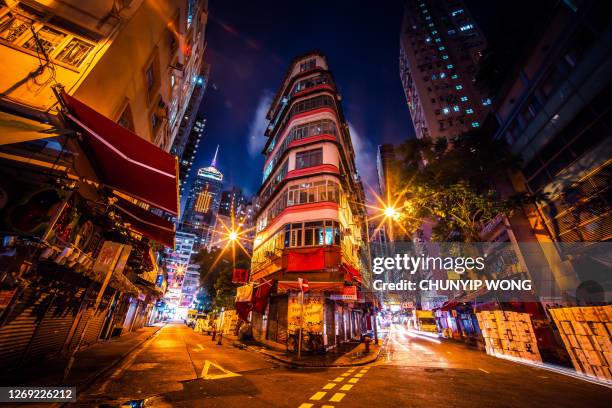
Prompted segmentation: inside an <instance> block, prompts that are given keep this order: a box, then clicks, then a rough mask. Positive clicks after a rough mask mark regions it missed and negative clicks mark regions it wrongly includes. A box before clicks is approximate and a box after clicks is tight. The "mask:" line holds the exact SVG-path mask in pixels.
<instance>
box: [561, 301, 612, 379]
mask: <svg viewBox="0 0 612 408" xmlns="http://www.w3.org/2000/svg"><path fill="white" fill-rule="evenodd" d="M550 314H551V315H552V317H553V319H554V321H555V323H556V325H557V328H558V329H559V334H560V335H561V339H562V340H563V343H564V344H565V348H566V349H567V352H568V354H569V355H570V358H571V359H572V364H573V365H574V368H575V369H576V371H578V372H581V373H584V374H587V375H590V376H594V377H597V378H599V379H601V380H604V381H612V369H611V367H612V340H611V336H612V305H608V306H595V307H566V308H558V309H550Z"/></svg>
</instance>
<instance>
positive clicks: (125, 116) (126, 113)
mask: <svg viewBox="0 0 612 408" xmlns="http://www.w3.org/2000/svg"><path fill="white" fill-rule="evenodd" d="M156 122H157V119H156ZM117 123H118V124H120V125H121V126H123V127H124V128H126V129H129V130H131V131H132V132H133V131H134V117H133V116H132V109H131V108H130V104H129V103H127V104H126V105H125V108H123V112H121V115H120V116H119V119H117ZM151 123H152V124H153V122H151ZM156 124H157V123H156ZM153 129H155V127H153Z"/></svg>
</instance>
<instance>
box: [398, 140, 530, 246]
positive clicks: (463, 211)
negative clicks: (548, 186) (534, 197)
mask: <svg viewBox="0 0 612 408" xmlns="http://www.w3.org/2000/svg"><path fill="white" fill-rule="evenodd" d="M399 152H400V156H402V159H403V160H402V161H401V166H400V167H401V177H400V178H399V180H400V181H399V183H398V185H396V189H395V190H396V195H395V197H394V200H395V201H397V202H403V205H402V207H403V208H402V211H400V214H402V215H401V218H400V220H399V222H400V224H401V225H402V227H403V228H404V229H405V232H407V233H409V234H411V233H414V232H415V231H417V230H418V229H419V228H421V227H422V224H423V222H424V220H431V221H433V222H434V224H435V226H434V228H433V236H432V239H433V240H435V241H462V242H477V241H480V231H481V230H482V227H483V226H484V224H486V223H487V222H488V221H490V220H492V219H493V218H495V217H496V216H497V215H498V214H499V213H502V212H505V213H510V212H512V211H513V210H514V209H515V208H517V207H518V206H520V205H522V204H524V203H526V202H529V201H530V197H528V196H526V195H525V194H513V195H511V196H507V197H503V196H502V195H501V194H500V193H499V192H498V191H497V189H496V186H497V185H500V184H501V183H504V182H505V180H506V174H507V172H508V171H509V170H512V169H514V168H516V167H517V165H518V160H517V159H516V158H515V157H513V155H512V154H511V153H510V151H509V149H508V148H507V146H506V145H505V143H503V142H502V141H498V140H492V139H491V138H490V136H488V134H487V132H485V131H483V130H474V131H471V132H468V133H465V134H464V135H462V136H461V137H459V138H456V139H453V140H451V141H450V143H449V142H447V141H446V139H438V140H431V139H428V138H424V139H412V140H408V141H406V142H405V143H404V144H402V145H401V146H400V148H399Z"/></svg>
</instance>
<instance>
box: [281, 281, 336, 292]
mask: <svg viewBox="0 0 612 408" xmlns="http://www.w3.org/2000/svg"><path fill="white" fill-rule="evenodd" d="M342 288H344V282H312V281H309V282H308V289H309V290H310V291H324V290H329V291H337V290H342ZM278 289H285V290H300V284H299V283H298V281H278Z"/></svg>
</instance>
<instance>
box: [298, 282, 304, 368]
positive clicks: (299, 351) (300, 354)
mask: <svg viewBox="0 0 612 408" xmlns="http://www.w3.org/2000/svg"><path fill="white" fill-rule="evenodd" d="M303 327H304V289H302V286H301V285H300V331H299V333H300V334H299V337H298V360H299V359H301V358H302V330H303Z"/></svg>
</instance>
